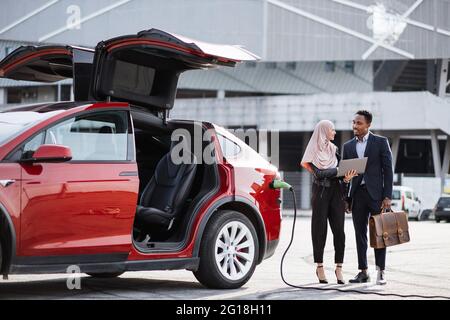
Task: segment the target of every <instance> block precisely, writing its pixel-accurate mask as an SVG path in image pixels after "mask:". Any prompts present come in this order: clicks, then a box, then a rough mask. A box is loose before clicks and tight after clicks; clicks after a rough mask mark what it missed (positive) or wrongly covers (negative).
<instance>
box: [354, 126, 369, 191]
mask: <svg viewBox="0 0 450 320" xmlns="http://www.w3.org/2000/svg"><path fill="white" fill-rule="evenodd" d="M369 135H370V131H369V132H367V134H366V135H365V136H364V137H363V138H362V140H359V139H358V137H356V153H357V154H358V158H359V159H362V158H364V152H365V151H366V147H367V140H368V139H369ZM365 183H366V182H365V181H364V177H363V179H362V180H361V184H365Z"/></svg>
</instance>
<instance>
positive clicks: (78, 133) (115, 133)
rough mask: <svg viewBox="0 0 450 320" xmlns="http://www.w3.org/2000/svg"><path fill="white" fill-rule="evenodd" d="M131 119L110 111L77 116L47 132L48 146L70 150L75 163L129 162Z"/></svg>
mask: <svg viewBox="0 0 450 320" xmlns="http://www.w3.org/2000/svg"><path fill="white" fill-rule="evenodd" d="M127 134H128V116H127V112H126V111H108V112H99V113H95V114H89V115H83V116H77V117H74V118H71V119H69V120H66V121H64V122H61V123H59V124H57V125H56V126H54V127H51V128H49V129H47V131H46V135H45V144H60V145H64V146H66V147H69V148H70V149H71V151H72V160H74V161H77V160H78V161H92V160H93V161H95V160H98V161H125V160H127V141H128V139H127Z"/></svg>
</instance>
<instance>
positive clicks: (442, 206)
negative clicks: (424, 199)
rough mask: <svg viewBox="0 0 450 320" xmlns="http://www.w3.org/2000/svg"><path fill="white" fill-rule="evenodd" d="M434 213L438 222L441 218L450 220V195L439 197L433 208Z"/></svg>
mask: <svg viewBox="0 0 450 320" xmlns="http://www.w3.org/2000/svg"><path fill="white" fill-rule="evenodd" d="M433 214H434V220H435V221H436V222H440V221H441V220H446V221H447V222H450V195H448V196H444V197H440V198H439V200H438V202H437V203H436V206H435V207H434V209H433Z"/></svg>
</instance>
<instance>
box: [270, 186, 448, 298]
mask: <svg viewBox="0 0 450 320" xmlns="http://www.w3.org/2000/svg"><path fill="white" fill-rule="evenodd" d="M269 186H270V188H272V189H288V190H289V191H291V193H292V197H293V199H294V221H293V223H292V231H291V239H290V241H289V244H288V246H287V248H286V250H285V251H284V253H283V256H282V258H281V263H280V275H281V279H282V280H283V282H284V283H285V284H286V285H288V286H290V287H293V288H297V289H302V290H318V291H338V292H345V293H359V294H373V295H378V296H395V297H399V298H421V299H447V300H450V297H446V296H423V295H416V294H397V293H381V292H375V291H361V290H355V289H339V288H319V287H311V286H302V285H294V284H291V283H289V282H287V281H286V279H285V278H284V273H283V265H284V258H285V257H286V254H287V253H288V251H289V249H290V248H291V245H292V243H293V241H294V235H295V223H296V221H297V200H296V198H295V192H294V188H292V186H291V185H290V184H288V183H287V182H285V181H282V180H277V179H275V180H273V181H272V182H271V183H270V185H269Z"/></svg>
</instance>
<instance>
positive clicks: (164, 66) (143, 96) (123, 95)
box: [92, 29, 258, 113]
mask: <svg viewBox="0 0 450 320" xmlns="http://www.w3.org/2000/svg"><path fill="white" fill-rule="evenodd" d="M257 59H258V57H257V56H256V55H254V54H252V53H250V52H248V51H246V50H245V49H243V48H241V47H238V46H231V45H216V44H209V43H205V42H200V41H196V40H191V39H188V38H185V37H182V36H178V35H175V34H170V33H167V32H164V31H161V30H157V29H150V30H147V31H142V32H139V33H138V34H136V35H129V36H122V37H118V38H113V39H110V40H107V41H104V42H100V43H99V44H98V45H97V47H96V52H95V60H94V74H95V79H94V81H93V82H92V93H93V95H94V97H95V98H96V99H97V100H108V99H112V100H119V101H127V102H130V103H132V104H136V105H139V106H142V107H145V108H146V109H147V110H149V111H152V112H153V113H154V112H159V111H165V110H170V109H172V107H173V102H174V99H175V95H176V89H177V84H178V78H179V76H180V74H181V73H182V72H184V71H187V70H193V69H207V68H213V67H217V66H230V67H232V66H235V65H236V63H238V62H241V61H250V60H257Z"/></svg>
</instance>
